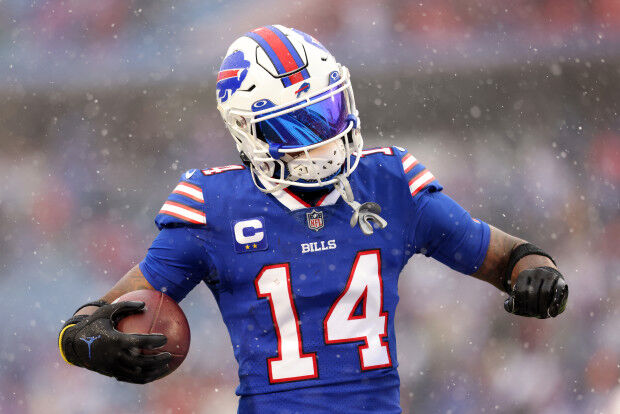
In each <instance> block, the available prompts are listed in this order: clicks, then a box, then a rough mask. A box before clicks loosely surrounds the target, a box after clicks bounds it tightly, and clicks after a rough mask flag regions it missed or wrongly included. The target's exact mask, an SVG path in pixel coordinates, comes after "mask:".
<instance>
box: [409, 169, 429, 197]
mask: <svg viewBox="0 0 620 414" xmlns="http://www.w3.org/2000/svg"><path fill="white" fill-rule="evenodd" d="M434 179H435V177H434V176H433V174H431V172H430V171H429V170H427V169H426V168H425V169H424V170H422V171H420V173H419V174H418V175H416V176H415V177H413V178H412V179H411V181H409V191H411V195H412V196H414V195H416V194H417V193H419V192H420V190H422V189H423V188H424V187H426V185H427V184H428V183H430V182H431V181H433V180H434Z"/></svg>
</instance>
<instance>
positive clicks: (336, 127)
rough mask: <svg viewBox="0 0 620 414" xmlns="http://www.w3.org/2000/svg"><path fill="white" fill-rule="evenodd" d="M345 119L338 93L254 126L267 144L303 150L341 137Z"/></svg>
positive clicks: (345, 104)
mask: <svg viewBox="0 0 620 414" xmlns="http://www.w3.org/2000/svg"><path fill="white" fill-rule="evenodd" d="M334 89H335V88H334ZM330 92H331V90H330V91H327V92H325V93H324V94H325V95H326V94H329V93H330ZM267 115H269V114H265V115H264V116H267ZM348 115H349V111H348V109H347V103H346V99H345V95H344V92H339V93H337V94H334V95H332V96H330V97H329V98H326V99H323V100H322V101H319V102H317V103H314V104H312V105H308V106H306V107H304V108H301V109H298V110H296V111H292V112H289V113H287V114H284V115H280V116H278V117H275V118H271V119H267V120H265V121H260V122H257V123H256V133H257V137H258V138H259V139H261V140H263V141H265V142H267V143H268V144H276V145H281V146H282V147H305V146H308V145H312V144H317V143H319V142H322V141H325V140H327V139H330V138H333V137H335V136H336V135H338V134H340V133H341V132H342V131H344V130H345V129H346V128H347V124H348V122H347V117H348ZM259 119H260V118H259Z"/></svg>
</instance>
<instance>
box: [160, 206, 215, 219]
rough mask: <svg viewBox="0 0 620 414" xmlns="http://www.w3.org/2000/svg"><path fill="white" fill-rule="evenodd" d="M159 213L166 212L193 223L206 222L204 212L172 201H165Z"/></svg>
mask: <svg viewBox="0 0 620 414" xmlns="http://www.w3.org/2000/svg"><path fill="white" fill-rule="evenodd" d="M159 214H168V215H170V216H173V217H176V218H180V219H182V220H185V221H189V222H190V223H194V224H207V218H206V216H205V213H203V212H202V211H198V210H195V209H193V208H190V207H187V206H184V205H183V204H179V203H175V202H174V201H166V202H165V203H164V205H163V206H162V207H161V210H160V211H159Z"/></svg>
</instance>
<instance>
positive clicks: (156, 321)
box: [114, 289, 190, 373]
mask: <svg viewBox="0 0 620 414" xmlns="http://www.w3.org/2000/svg"><path fill="white" fill-rule="evenodd" d="M121 301H140V302H144V310H143V312H141V313H137V314H134V315H129V316H126V317H124V318H123V319H121V320H120V321H119V322H118V324H117V327H116V329H118V330H119V331H121V332H125V333H137V334H151V333H161V334H164V335H166V338H167V339H168V341H167V342H166V344H165V345H164V346H162V347H161V348H157V349H155V350H147V349H145V350H142V352H143V353H145V354H152V353H158V352H170V353H171V354H172V359H171V360H170V363H169V366H170V372H172V371H174V370H175V369H177V368H178V367H179V365H181V363H182V362H183V360H184V359H185V357H186V356H187V352H188V351H189V343H190V331H189V324H188V323H187V318H186V317H185V313H183V310H182V309H181V307H180V306H179V305H178V304H177V303H176V302H175V301H174V300H173V299H171V298H170V297H169V296H168V295H166V294H165V293H162V292H159V291H156V290H147V289H144V290H136V291H133V292H129V293H126V294H124V295H122V296H121V297H119V298H118V299H116V300H115V301H114V302H121ZM170 372H169V373H170Z"/></svg>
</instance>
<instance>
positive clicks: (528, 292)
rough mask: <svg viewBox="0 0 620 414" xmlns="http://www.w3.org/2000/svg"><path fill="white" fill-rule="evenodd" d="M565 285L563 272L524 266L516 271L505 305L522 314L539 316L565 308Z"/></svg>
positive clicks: (510, 309) (507, 308)
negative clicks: (515, 277)
mask: <svg viewBox="0 0 620 414" xmlns="http://www.w3.org/2000/svg"><path fill="white" fill-rule="evenodd" d="M567 299H568V285H567V284H566V281H565V280H564V277H563V276H562V274H561V273H560V272H559V271H558V270H557V269H554V268H552V267H537V268H534V269H526V270H523V271H522V272H521V273H519V276H517V282H516V283H515V285H514V287H513V289H512V292H510V296H509V297H508V299H506V301H505V302H504V309H506V311H508V312H510V313H514V314H515V315H521V316H530V317H536V318H540V319H545V318H548V317H550V316H551V317H554V318H555V317H556V316H558V315H559V314H560V313H562V312H564V309H565V308H566V301H567Z"/></svg>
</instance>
